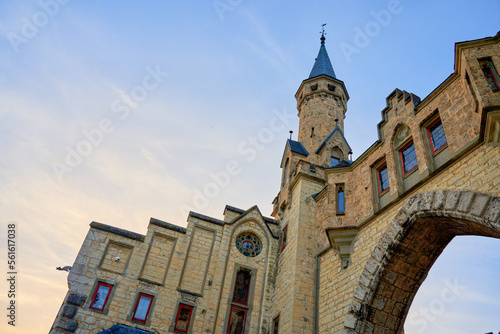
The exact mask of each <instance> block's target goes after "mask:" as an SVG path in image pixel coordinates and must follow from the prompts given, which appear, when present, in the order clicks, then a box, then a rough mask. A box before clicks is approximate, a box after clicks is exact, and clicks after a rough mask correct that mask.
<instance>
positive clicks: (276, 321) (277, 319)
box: [271, 314, 280, 334]
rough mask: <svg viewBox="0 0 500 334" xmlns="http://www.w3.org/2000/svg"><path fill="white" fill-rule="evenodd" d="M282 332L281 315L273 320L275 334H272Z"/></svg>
mask: <svg viewBox="0 0 500 334" xmlns="http://www.w3.org/2000/svg"><path fill="white" fill-rule="evenodd" d="M276 324H278V331H277V332H276ZM279 331H280V316H279V314H278V315H277V316H276V317H275V318H274V319H273V332H272V333H271V334H279Z"/></svg>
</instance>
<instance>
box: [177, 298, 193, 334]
mask: <svg viewBox="0 0 500 334" xmlns="http://www.w3.org/2000/svg"><path fill="white" fill-rule="evenodd" d="M192 313H193V307H192V306H189V305H184V304H179V311H178V312H177V317H176V318H175V327H174V330H175V331H178V332H181V333H187V331H188V328H189V323H190V322H191V314H192Z"/></svg>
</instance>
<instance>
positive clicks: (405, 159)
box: [399, 141, 418, 175]
mask: <svg viewBox="0 0 500 334" xmlns="http://www.w3.org/2000/svg"><path fill="white" fill-rule="evenodd" d="M399 157H400V159H401V168H402V169H403V175H405V174H408V173H409V172H411V171H412V170H414V169H415V168H417V166H418V162H417V153H416V152H415V145H413V141H411V142H409V143H408V144H407V145H406V146H405V147H403V148H402V149H401V150H400V151H399Z"/></svg>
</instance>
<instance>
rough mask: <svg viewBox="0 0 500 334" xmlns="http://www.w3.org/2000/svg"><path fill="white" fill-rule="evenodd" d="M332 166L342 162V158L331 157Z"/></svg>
mask: <svg viewBox="0 0 500 334" xmlns="http://www.w3.org/2000/svg"><path fill="white" fill-rule="evenodd" d="M331 163H332V167H333V166H335V165H338V164H339V163H340V159H339V158H337V157H331Z"/></svg>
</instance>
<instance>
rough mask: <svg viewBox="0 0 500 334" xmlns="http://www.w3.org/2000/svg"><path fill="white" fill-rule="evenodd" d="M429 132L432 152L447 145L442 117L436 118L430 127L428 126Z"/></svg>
mask: <svg viewBox="0 0 500 334" xmlns="http://www.w3.org/2000/svg"><path fill="white" fill-rule="evenodd" d="M427 134H428V135H429V141H430V143H431V148H432V153H434V152H436V151H437V150H439V149H440V148H441V147H443V146H444V145H446V143H447V141H446V136H445V134H444V129H443V123H441V119H438V120H436V121H435V122H434V123H433V124H432V125H431V126H430V127H428V128H427Z"/></svg>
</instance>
